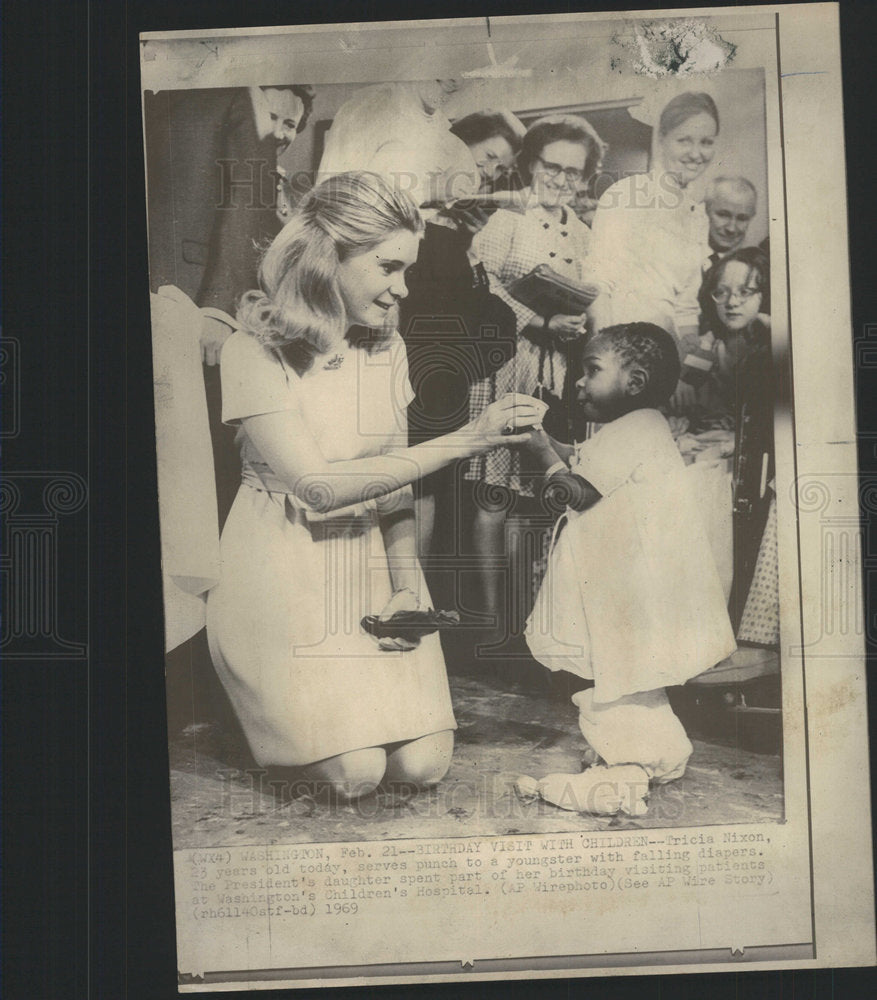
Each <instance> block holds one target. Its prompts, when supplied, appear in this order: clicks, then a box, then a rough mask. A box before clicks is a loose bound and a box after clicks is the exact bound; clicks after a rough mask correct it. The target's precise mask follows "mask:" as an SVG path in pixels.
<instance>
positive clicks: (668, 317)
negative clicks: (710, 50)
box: [586, 92, 719, 402]
mask: <svg viewBox="0 0 877 1000" xmlns="http://www.w3.org/2000/svg"><path fill="white" fill-rule="evenodd" d="M718 134H719V112H718V109H717V108H716V105H715V102H714V101H713V99H712V97H710V96H709V94H705V93H692V92H685V93H682V94H678V95H677V96H676V97H674V98H673V100H671V101H670V102H669V103H668V104H667V105H666V106H665V108H664V110H663V111H662V112H661V116H660V119H659V121H658V127H657V130H656V133H655V141H654V148H653V156H652V169H651V171H650V172H649V173H647V174H634V175H632V176H630V177H625V178H624V179H622V180H620V181H617V182H616V183H615V184H613V185H612V186H611V187H610V188H608V189H607V190H606V191H605V192H604V193H603V195H602V197H601V198H600V201H599V203H598V206H597V211H596V214H595V216H594V223H593V233H592V240H591V253H590V256H589V258H588V264H587V271H588V273H587V275H586V277H587V278H588V279H589V280H591V281H594V282H595V283H597V284H599V285H600V286H601V287H602V289H603V293H602V294H601V295H600V296H599V297H598V298H597V299H596V301H595V302H594V304H593V305H592V307H591V310H590V313H591V319H592V323H593V325H595V326H596V327H600V328H602V327H605V326H611V325H613V324H616V323H625V322H633V321H649V322H652V323H656V324H657V325H658V326H661V327H663V328H664V329H665V330H668V331H669V332H670V333H672V334H674V335H675V336H676V338H677V340H678V341H680V342H681V341H683V340H685V339H686V338H687V337H689V336H696V335H697V333H698V325H699V316H700V306H699V303H698V292H699V291H700V286H701V281H702V277H703V271H702V268H703V264H704V261H705V260H707V259H708V257H709V254H710V250H709V242H708V239H709V220H708V218H707V214H706V211H705V210H704V206H703V180H704V176H703V175H704V172H705V171H706V169H707V167H708V166H709V164H710V163H711V162H712V159H713V157H714V155H715V150H716V140H717V138H718ZM684 389H685V387H684V386H683V387H682V390H684ZM682 390H680V394H679V395H680V396H684V397H686V400H687V401H689V402H690V399H688V397H689V396H690V395H691V393H690V391H682ZM677 402H679V399H677Z"/></svg>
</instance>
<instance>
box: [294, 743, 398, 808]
mask: <svg viewBox="0 0 877 1000" xmlns="http://www.w3.org/2000/svg"><path fill="white" fill-rule="evenodd" d="M386 768H387V755H386V752H385V751H384V749H383V747H367V748H365V749H363V750H350V751H348V752H347V753H342V754H338V756H337V757H328V758H327V759H326V760H320V761H317V762H316V763H315V764H311V765H310V767H308V768H307V773H308V777H309V778H311V779H312V780H315V781H317V782H325V783H326V784H328V785H329V786H330V787H331V789H332V791H333V792H334V793H335V794H336V795H338V796H340V797H341V798H343V799H348V800H353V799H358V798H361V797H362V796H363V795H369V794H371V793H372V792H373V791H374V790H375V789H376V788H377V787H378V785H379V784H380V783H381V779H382V778H383V777H384V771H385V770H386Z"/></svg>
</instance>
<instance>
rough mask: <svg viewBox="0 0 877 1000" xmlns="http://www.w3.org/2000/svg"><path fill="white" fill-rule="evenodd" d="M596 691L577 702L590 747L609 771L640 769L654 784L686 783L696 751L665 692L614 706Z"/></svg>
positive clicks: (642, 693) (638, 695)
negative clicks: (611, 768) (615, 767)
mask: <svg viewBox="0 0 877 1000" xmlns="http://www.w3.org/2000/svg"><path fill="white" fill-rule="evenodd" d="M594 690H595V689H594V688H588V689H587V690H585V691H579V692H578V693H577V694H574V695H573V697H572V701H573V704H574V705H576V706H577V707H578V709H579V728H580V729H581V731H582V735H583V736H584V737H585V739H586V740H587V741H588V744H589V746H590V747H591V748H592V749H593V750H595V751H596V752H597V753H598V754H599V755H600V757H602V758H603V760H605V761H606V763H607V764H608V765H610V766H611V765H613V764H639V765H640V766H641V767H643V768H644V769H645V770H646V772H647V773H648V775H649V777H650V778H651V779H652V780H653V781H672V780H673V779H675V778H681V777H682V775H683V774H684V773H685V766H686V764H687V763H688V758H689V757H690V756H691V753H692V750H693V747H692V745H691V741H690V740H689V739H688V736H687V734H686V732H685V729H684V728H683V726H682V723H681V722H680V721H679V719H678V718H677V717H676V714H675V713H674V711H673V709H672V708H671V707H670V702H669V700H668V698H667V692H666V691H665V690H664V688H657V689H655V690H654V691H639V692H637V693H636V694H630V695H624V696H623V697H621V698H618V699H616V700H615V701H611V702H596V701H595V700H594Z"/></svg>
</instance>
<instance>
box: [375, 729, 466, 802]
mask: <svg viewBox="0 0 877 1000" xmlns="http://www.w3.org/2000/svg"><path fill="white" fill-rule="evenodd" d="M453 753H454V733H453V730H451V729H443V730H442V731H441V732H438V733H430V734H429V735H428V736H421V737H420V739H417V740H409V741H408V742H407V743H398V744H395V745H394V748H391V749H388V752H387V770H386V774H385V776H384V780H385V781H386V782H387V783H388V784H397V783H398V784H403V785H409V786H410V785H415V786H417V787H418V788H428V787H429V786H430V785H437V784H438V783H439V782H440V781H441V780H442V778H443V777H444V776H445V775H446V774H447V773H448V768H449V767H450V766H451V757H452V755H453Z"/></svg>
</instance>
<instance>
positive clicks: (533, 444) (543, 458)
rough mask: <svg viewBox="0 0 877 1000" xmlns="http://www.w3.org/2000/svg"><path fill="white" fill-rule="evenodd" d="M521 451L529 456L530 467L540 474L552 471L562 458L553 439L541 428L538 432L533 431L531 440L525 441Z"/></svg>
mask: <svg viewBox="0 0 877 1000" xmlns="http://www.w3.org/2000/svg"><path fill="white" fill-rule="evenodd" d="M521 450H522V451H523V452H524V453H525V454H526V456H527V459H528V461H527V464H528V466H530V467H531V468H533V469H535V470H538V471H539V472H544V471H545V469H550V468H551V466H552V465H554V464H555V463H556V462H557V461H559V459H560V456H559V455H558V454H557V452H556V451H555V449H554V444H553V443H552V441H551V438H550V437H549V436H548V435H547V434H546V433H545V431H544V430H543V429H542V428H541V427H540V428H539V429H538V430H534V431H532V433H531V434H530V440H529V441H525V442H524V443H523V444H522V445H521Z"/></svg>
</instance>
